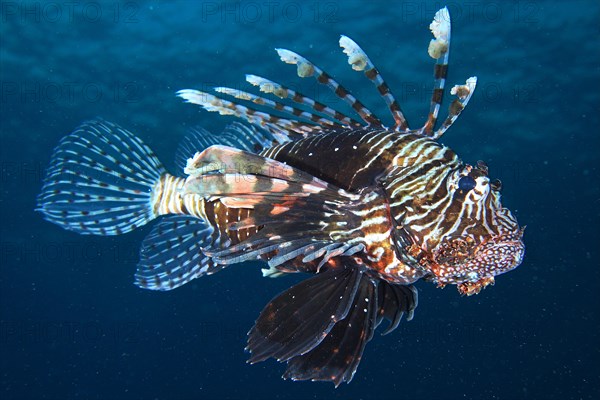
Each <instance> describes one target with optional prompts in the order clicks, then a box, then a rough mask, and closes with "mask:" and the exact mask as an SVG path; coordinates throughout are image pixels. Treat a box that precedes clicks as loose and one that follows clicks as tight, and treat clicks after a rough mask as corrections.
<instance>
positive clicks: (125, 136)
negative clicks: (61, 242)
mask: <svg viewBox="0 0 600 400" xmlns="http://www.w3.org/2000/svg"><path fill="white" fill-rule="evenodd" d="M164 173H165V169H164V167H163V166H162V165H161V163H160V161H158V158H156V156H155V155H154V154H153V153H152V151H151V150H150V149H149V148H148V147H147V146H146V145H145V144H144V143H143V142H142V141H141V140H140V139H138V138H136V137H135V136H134V135H133V134H131V133H129V132H127V131H126V130H124V129H122V128H120V127H119V126H117V125H115V124H112V123H110V122H106V121H103V120H94V121H89V122H85V123H84V124H82V125H81V126H80V127H79V128H77V129H76V130H75V131H74V132H73V133H71V134H70V135H68V136H66V137H64V138H63V139H62V140H61V141H60V143H59V145H58V147H57V148H56V149H55V151H54V154H53V156H52V159H51V161H50V166H49V167H48V170H47V172H46V177H45V179H44V186H43V187H42V192H41V193H40V195H39V196H38V208H37V211H40V212H42V213H43V214H44V216H45V218H46V219H47V220H49V221H51V222H54V223H55V224H57V225H59V226H61V227H63V228H65V229H68V230H72V231H75V232H78V233H82V234H94V235H118V234H121V233H125V232H129V231H131V230H133V229H135V228H136V227H138V226H141V225H144V224H146V223H147V222H149V221H150V220H152V219H153V218H155V217H156V213H155V212H154V210H153V209H152V205H151V200H152V195H153V187H154V185H155V184H156V183H157V182H158V180H159V178H160V177H161V175H162V174H164Z"/></svg>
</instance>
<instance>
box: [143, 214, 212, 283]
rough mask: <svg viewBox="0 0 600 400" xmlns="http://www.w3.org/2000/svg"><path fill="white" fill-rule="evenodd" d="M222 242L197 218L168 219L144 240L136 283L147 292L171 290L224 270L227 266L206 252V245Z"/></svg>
mask: <svg viewBox="0 0 600 400" xmlns="http://www.w3.org/2000/svg"><path fill="white" fill-rule="evenodd" d="M218 241H219V236H218V233H217V232H215V231H214V229H213V228H212V227H210V226H208V225H206V224H205V223H204V222H203V221H202V220H200V219H198V218H196V217H193V216H187V215H172V216H168V217H165V218H164V219H163V220H161V221H160V222H159V223H158V224H156V225H155V226H154V228H153V229H152V231H151V232H150V234H149V235H148V236H147V237H146V239H144V242H143V244H142V248H141V250H140V262H139V264H138V269H137V271H136V273H135V284H136V285H138V286H139V287H141V288H144V289H152V290H171V289H175V288H177V287H179V286H181V285H183V284H185V283H187V282H189V281H191V280H192V279H194V278H197V277H200V276H202V275H206V274H211V273H214V272H216V271H218V270H220V269H221V268H223V266H220V265H217V264H216V263H214V261H213V260H211V259H210V258H209V257H207V256H206V255H205V254H204V252H203V247H204V246H208V245H210V244H213V245H214V243H215V242H218Z"/></svg>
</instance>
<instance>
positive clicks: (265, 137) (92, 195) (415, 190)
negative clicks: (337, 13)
mask: <svg viewBox="0 0 600 400" xmlns="http://www.w3.org/2000/svg"><path fill="white" fill-rule="evenodd" d="M430 29H431V31H432V33H433V35H434V39H433V40H432V41H431V43H430V45H429V49H428V51H429V54H430V55H431V56H432V58H434V59H435V60H436V64H435V70H434V77H435V83H434V91H433V96H432V100H431V104H430V112H429V116H428V118H427V121H426V122H425V124H424V125H423V126H422V127H420V128H417V129H411V128H409V124H408V121H407V120H406V118H405V117H404V115H403V113H402V111H401V109H400V106H399V104H398V103H397V102H396V100H395V98H394V96H393V94H392V92H391V90H390V89H389V87H388V86H387V84H386V83H385V81H384V80H383V78H382V77H381V74H380V73H379V71H378V70H377V69H376V68H375V66H374V65H373V63H372V62H371V60H370V59H369V58H368V56H367V55H366V54H365V53H364V51H362V49H361V48H360V47H359V46H358V45H357V44H356V43H355V42H354V41H352V40H351V39H350V38H348V37H346V36H342V38H341V39H340V45H341V46H342V48H343V49H344V53H345V54H346V55H347V56H348V62H349V63H350V65H351V66H352V68H353V69H354V70H356V71H359V72H363V73H364V74H365V76H366V77H367V78H368V79H369V80H370V81H371V82H372V83H373V84H374V85H375V86H376V88H377V90H378V92H379V93H380V94H381V96H382V98H383V100H384V101H385V102H386V104H387V106H388V108H389V111H390V113H391V115H392V118H393V120H394V125H393V126H392V127H386V126H384V124H383V123H382V122H381V120H380V119H379V118H378V117H377V116H375V115H374V114H373V113H372V112H371V111H369V110H368V109H367V108H366V107H365V106H364V105H363V104H362V103H361V102H360V101H359V100H358V99H357V98H355V97H354V96H352V94H351V93H350V92H348V91H347V90H346V89H345V88H343V87H342V86H341V85H340V84H339V83H338V82H336V81H335V80H334V79H333V78H332V77H331V76H330V75H328V74H327V73H326V72H325V71H323V70H322V69H321V68H319V67H318V66H316V65H315V64H313V63H312V62H310V61H308V60H307V59H306V58H304V57H302V56H300V55H298V54H296V53H294V52H291V51H289V50H285V49H277V52H278V54H279V56H280V58H281V59H282V61H284V62H286V63H288V64H293V65H296V67H297V73H298V75H299V76H300V77H314V78H315V79H316V80H317V81H318V82H319V83H321V84H323V85H326V86H328V87H329V88H330V89H331V90H332V91H333V92H334V93H335V94H336V95H337V96H338V97H339V98H340V99H341V100H343V101H345V102H346V103H348V104H349V105H350V106H351V107H352V109H353V110H354V111H355V112H356V114H358V116H359V117H360V119H362V122H358V121H357V120H355V119H354V118H352V117H350V116H347V115H345V114H342V113H341V112H339V111H337V110H334V109H333V108H331V107H329V106H327V105H325V104H322V103H319V102H317V101H315V100H313V99H310V98H308V97H306V96H304V95H302V94H301V93H299V92H296V91H294V90H292V89H290V88H286V87H284V86H283V85H280V84H278V83H276V82H273V81H270V80H267V79H265V78H262V77H258V76H256V75H248V76H247V81H248V82H249V83H250V84H252V85H255V86H258V87H259V89H260V91H261V92H263V93H266V94H270V95H273V96H274V98H275V100H273V99H271V98H266V97H261V96H259V95H256V94H252V93H249V92H244V91H240V90H234V89H230V88H224V87H219V88H216V89H215V90H216V92H217V93H219V94H220V95H219V96H217V95H213V94H209V93H204V92H200V91H196V90H191V89H186V90H182V91H180V92H178V95H179V96H180V97H182V98H183V99H184V100H186V101H187V102H190V103H194V104H198V105H200V106H202V107H203V108H204V109H206V110H208V111H216V112H219V113H221V114H223V115H232V116H235V117H238V118H240V119H243V120H245V121H246V122H248V123H249V124H250V126H248V125H243V124H239V123H234V124H232V125H230V126H228V127H227V128H226V130H225V131H224V132H223V133H221V134H219V135H214V134H212V133H210V132H207V131H205V130H202V129H197V130H193V131H191V132H190V134H189V135H188V136H187V137H186V138H185V139H184V142H183V143H182V144H181V146H180V148H179V150H178V153H177V156H176V159H177V162H178V164H179V167H180V172H179V174H170V173H168V172H167V171H166V169H165V168H164V167H163V166H162V164H161V162H160V161H159V160H158V158H157V157H156V156H155V155H154V154H153V153H152V151H151V150H150V149H149V148H148V147H147V146H146V145H145V144H144V143H143V142H142V141H141V140H140V139H139V138H137V137H135V136H134V135H133V134H131V133H129V132H128V131H126V130H124V129H122V128H121V127H119V126H117V125H115V124H112V123H110V122H107V121H102V120H95V121H90V122H87V123H84V124H83V125H82V126H80V127H79V128H78V129H77V130H75V131H74V132H73V133H71V134H70V135H68V136H67V137H65V138H64V139H63V140H62V141H61V143H60V144H59V146H58V147H57V149H56V151H55V153H54V155H53V158H52V161H51V164H50V167H49V169H48V171H47V174H46V180H45V182H44V187H43V188H42V193H41V194H40V196H39V198H38V204H39V208H38V209H39V211H41V212H42V213H43V214H44V216H45V217H46V218H47V219H48V220H50V221H52V222H54V223H56V224H58V225H60V226H62V227H64V228H66V229H69V230H72V231H75V232H78V233H82V234H97V235H118V234H123V233H127V232H129V231H131V230H133V229H136V228H137V227H139V226H141V225H144V224H146V223H148V222H150V221H152V220H153V219H157V218H158V219H159V221H158V222H157V223H156V224H155V225H154V227H153V229H152V231H151V232H150V234H149V235H148V237H147V238H146V239H145V240H144V242H143V244H142V249H141V252H140V262H139V264H138V269H137V272H136V274H135V283H136V284H137V285H138V286H140V287H142V288H146V289H152V290H172V289H174V288H176V287H179V286H181V285H183V284H185V283H187V282H189V281H191V280H192V279H195V278H198V277H200V276H203V275H207V274H212V273H215V272H217V271H219V270H220V269H222V268H225V267H227V266H229V265H232V264H237V263H240V262H243V261H247V260H262V261H264V262H265V263H266V264H267V268H265V269H263V274H264V275H265V276H271V277H276V276H281V275H284V274H286V273H294V272H304V273H310V274H312V277H311V278H308V279H306V280H305V281H303V282H301V283H299V284H297V285H296V286H293V287H291V288H290V289H288V290H287V291H285V292H283V293H282V294H280V295H278V296H276V297H275V298H274V299H273V300H272V301H271V302H270V303H269V304H268V305H267V306H266V307H265V308H264V309H263V311H262V312H261V314H260V316H259V317H258V319H257V321H256V324H255V325H254V327H253V328H252V329H251V330H250V332H249V338H248V345H247V350H248V351H249V352H250V353H251V358H250V360H249V361H250V362H253V363H254V362H259V361H263V360H266V359H268V358H274V359H276V360H278V361H281V362H287V364H288V366H287V370H286V372H285V374H284V377H286V378H291V379H294V380H305V379H311V380H325V381H332V382H334V383H335V385H336V386H337V385H339V384H340V383H341V382H349V381H350V380H351V379H352V377H353V376H354V373H355V371H356V369H357V367H358V364H359V362H360V359H361V357H362V353H363V350H364V347H365V345H366V343H367V342H368V341H369V340H370V339H371V338H372V336H373V333H374V331H375V328H376V327H377V326H378V325H379V324H380V323H381V322H382V321H383V320H387V321H389V325H388V327H387V329H386V331H385V332H386V333H388V332H391V331H392V330H394V329H396V328H397V327H398V324H399V322H400V320H401V318H402V316H403V315H405V314H406V315H407V317H408V318H407V319H409V320H410V319H411V318H412V316H413V313H414V310H415V308H416V306H417V291H416V289H415V287H414V286H413V284H414V283H415V282H416V281H418V280H420V279H424V280H428V281H432V282H434V283H436V284H437V285H438V286H441V287H443V286H445V285H448V284H454V285H457V287H458V290H459V292H460V293H461V294H466V295H472V294H476V293H479V292H480V291H481V289H482V288H484V287H486V286H488V285H490V284H493V283H494V281H495V276H497V275H499V274H502V273H504V272H507V271H509V270H511V269H514V268H516V267H517V266H518V265H519V264H520V263H521V262H522V259H523V256H524V245H523V241H522V236H523V228H521V227H519V225H518V223H517V221H516V219H515V218H514V217H513V215H512V214H511V212H510V211H509V210H508V209H506V208H504V207H502V205H501V202H500V188H501V185H500V182H499V181H490V179H489V178H488V168H487V166H486V165H485V164H484V163H483V162H478V163H477V165H475V166H471V165H468V164H464V163H463V162H462V161H461V160H460V158H459V157H458V156H457V155H456V153H454V152H453V151H452V150H451V149H449V148H448V147H446V146H444V145H442V144H440V143H439V142H438V140H437V139H439V137H441V136H442V135H443V134H444V132H445V131H446V130H447V129H448V128H449V127H450V126H451V125H452V124H453V123H454V121H455V120H456V119H457V118H458V116H459V115H460V113H461V112H462V110H463V109H464V107H465V106H466V105H467V103H468V101H469V100H470V98H471V96H472V94H473V91H474V89H475V85H476V78H469V79H468V80H467V81H466V83H465V84H464V85H456V86H454V87H453V88H452V90H451V94H452V95H454V96H455V99H454V100H453V101H452V102H451V105H450V108H449V112H448V117H447V118H446V119H445V121H444V122H443V123H442V124H441V126H440V127H439V128H438V129H437V130H436V129H435V128H436V122H437V118H438V113H439V109H440V104H441V101H442V95H443V88H444V84H445V80H446V71H447V63H448V53H449V43H450V20H449V14H448V11H447V9H445V8H444V9H442V10H440V11H439V12H438V13H437V14H436V15H435V18H434V21H433V22H432V24H431V25H430ZM223 96H231V97H233V100H227V99H226V98H225V97H223ZM240 100H241V101H240ZM282 101H284V102H282ZM256 106H260V107H259V108H256ZM265 109H266V110H270V111H264V110H265ZM276 113H277V114H276ZM281 114H284V115H288V116H289V118H286V117H283V116H281ZM257 128H258V129H257Z"/></svg>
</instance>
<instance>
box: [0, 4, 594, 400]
mask: <svg viewBox="0 0 600 400" xmlns="http://www.w3.org/2000/svg"><path fill="white" fill-rule="evenodd" d="M443 4H448V5H449V8H450V12H451V14H452V17H453V33H452V39H453V42H452V48H451V67H450V74H449V86H452V85H454V84H457V83H462V82H464V80H465V79H466V78H468V77H470V76H473V75H477V76H478V78H479V86H478V89H477V91H476V93H475V95H474V97H473V98H472V100H471V103H470V104H469V106H468V107H467V109H466V111H465V112H464V114H463V115H462V116H461V117H460V119H459V120H458V121H457V123H456V125H455V126H454V127H452V128H451V129H450V131H449V132H448V133H447V134H446V136H444V138H443V140H442V142H443V143H444V144H446V145H449V146H451V147H452V148H453V149H454V150H455V151H456V152H457V153H458V154H459V155H460V156H461V157H462V158H463V159H464V160H465V161H467V162H470V163H473V162H475V161H476V160H478V159H481V160H485V161H486V162H487V163H488V164H489V167H490V175H491V176H492V177H496V178H500V179H502V181H503V183H504V192H503V201H504V204H505V205H506V206H507V207H509V208H510V209H511V210H513V211H514V212H515V214H516V215H517V217H518V219H519V222H520V223H521V224H524V225H527V230H526V234H525V241H526V245H527V255H526V258H525V261H524V263H523V265H522V266H521V267H519V268H518V269H517V270H515V271H513V272H511V273H509V274H506V275H503V276H500V277H499V278H498V279H497V282H496V285H495V286H494V287H492V288H488V289H486V290H485V291H484V292H483V293H481V294H480V295H478V296H475V297H470V298H466V297H460V296H459V295H458V293H457V292H456V290H455V289H454V288H453V287H448V288H446V289H444V290H440V289H436V288H435V287H434V286H433V285H431V284H428V283H425V282H421V283H419V284H418V288H419V290H420V304H419V307H418V309H417V311H416V314H415V318H414V320H413V321H412V322H409V323H402V324H401V326H400V328H399V329H398V330H397V331H395V332H393V334H390V335H388V336H385V337H382V336H380V335H379V334H376V336H375V337H374V339H373V340H372V341H371V342H370V343H369V345H368V346H367V349H366V351H365V355H364V358H363V361H362V363H361V364H360V367H359V369H358V372H357V374H356V376H355V378H354V380H353V381H352V383H351V384H350V385H346V384H344V385H342V386H341V387H340V388H338V389H337V390H336V389H334V388H333V385H331V384H329V383H310V382H308V383H307V382H302V383H294V382H289V381H283V380H281V379H280V375H281V374H282V372H283V370H284V365H280V364H277V363H276V362H273V361H268V362H264V363H260V364H258V365H254V366H251V365H248V364H246V363H245V360H246V359H247V357H248V355H247V354H246V353H245V352H244V351H243V348H244V346H245V337H246V336H245V334H246V332H247V330H248V329H249V328H250V327H251V326H252V324H253V322H254V319H255V318H256V317H257V315H258V313H259V312H260V310H261V309H262V307H263V306H264V305H265V304H266V303H267V302H268V301H269V299H270V298H272V297H273V296H274V295H276V294H277V293H279V292H280V291H282V290H284V289H285V288H286V287H288V286H289V285H290V284H292V283H293V282H296V281H297V280H298V277H285V278H281V279H263V278H262V277H261V274H260V271H259V268H258V265H257V264H252V263H249V264H244V265H242V266H235V267H231V268H228V269H226V270H224V271H222V272H219V273H218V274H216V275H213V276H209V277H204V278H202V279H198V280H196V281H193V282H192V283H189V284H187V285H186V286H184V287H181V288H179V289H177V290H175V291H172V292H165V293H159V292H152V291H145V290H141V289H139V288H137V287H136V286H134V285H133V284H132V282H133V273H134V270H135V265H136V262H137V252H138V249H139V244H140V242H141V241H142V239H143V238H144V236H145V235H146V234H147V233H148V232H149V229H150V227H149V226H146V227H144V228H142V229H138V230H137V231H135V232H133V233H130V234H127V235H125V236H121V237H91V236H79V235H76V234H74V233H70V232H67V231H64V230H62V229H60V228H58V227H57V226H54V225H52V224H50V223H48V222H45V221H44V220H43V219H42V216H41V215H40V214H39V213H34V211H33V209H34V207H35V196H36V195H37V193H38V192H39V190H40V187H41V179H42V177H43V171H44V168H45V167H46V165H47V163H48V161H49V159H50V156H51V154H52V149H53V147H54V146H55V145H56V144H57V143H58V141H59V139H60V138H61V137H62V136H64V135H66V134H67V133H69V132H70V131H71V130H73V129H74V128H75V127H76V126H77V125H78V124H79V123H80V122H82V121H83V120H86V119H89V118H93V117H97V116H99V117H103V118H105V119H107V120H110V121H113V122H116V123H118V124H121V125H122V126H124V127H126V128H128V129H130V130H131V131H133V132H135V133H136V134H137V135H139V136H140V137H141V138H143V140H144V141H145V142H146V143H147V144H148V145H149V146H151V147H152V148H153V149H154V150H155V151H156V153H157V154H158V155H159V157H160V158H161V159H162V160H163V161H164V162H165V164H166V165H168V166H170V167H171V168H172V165H173V163H172V160H173V154H174V152H175V149H176V147H177V145H178V143H179V141H180V140H181V138H182V137H183V135H184V134H185V132H186V129H188V128H189V127H191V126H198V125H201V126H203V127H205V128H207V129H209V130H213V131H219V130H221V129H222V128H223V127H224V126H225V125H226V124H227V123H228V122H231V121H232V119H231V118H228V117H221V116H218V115H214V114H212V113H207V112H204V111H200V110H199V108H198V107H195V106H192V105H187V104H183V103H182V101H181V100H180V99H178V98H176V97H175V95H174V93H175V91H176V90H178V89H183V88H197V89H208V88H210V87H212V86H216V85H223V86H232V87H234V88H248V87H249V85H247V84H244V83H243V80H244V74H245V73H255V74H258V75H263V76H266V77H269V78H271V79H274V80H279V81H281V82H283V83H286V84H287V85H289V86H293V87H297V88H301V89H302V92H304V93H306V94H308V95H311V96H314V97H316V98H318V99H319V100H321V101H327V102H330V103H331V104H333V105H335V106H336V107H338V108H340V109H342V110H347V108H344V107H345V106H344V105H343V104H341V103H340V101H338V100H336V99H335V98H334V97H333V96H332V95H331V94H330V93H329V92H327V90H326V89H324V88H323V87H319V86H318V85H316V84H315V83H314V82H313V81H311V80H307V79H303V80H301V79H300V78H298V77H297V76H296V75H295V71H294V67H293V66H289V65H284V64H282V63H281V62H279V61H278V57H277V55H276V53H275V52H274V51H273V49H274V48H275V47H286V48H289V49H292V50H295V51H297V52H299V53H301V54H303V55H305V56H306V57H308V58H310V59H311V60H313V61H315V62H316V63H318V64H319V65H321V66H322V67H324V68H325V69H326V70H327V71H328V72H330V73H331V74H332V75H334V76H335V77H336V78H337V79H338V80H339V81H340V82H343V83H344V84H345V85H346V86H347V87H348V88H349V89H350V90H351V91H352V92H353V93H354V94H356V95H357V96H358V97H360V98H361V99H364V102H365V103H366V104H367V105H368V106H370V107H371V108H372V109H373V110H376V111H377V113H378V114H380V115H385V114H386V109H385V105H384V104H383V102H381V101H380V99H378V98H377V97H378V96H377V94H376V91H375V89H374V88H373V87H372V85H371V83H369V82H368V81H367V80H366V79H365V78H364V77H362V76H361V75H360V74H358V73H356V72H353V71H352V70H351V69H350V67H349V66H348V65H347V61H346V57H345V55H344V54H343V53H342V51H341V49H340V48H339V46H338V38H339V35H340V34H346V35H349V36H350V37H352V38H354V39H355V40H356V41H357V42H358V43H359V44H361V45H362V47H363V48H364V49H365V50H366V51H367V53H368V54H369V55H370V57H371V59H372V60H373V62H374V63H375V64H376V65H377V66H378V67H379V68H380V70H381V72H382V73H383V75H384V77H385V78H386V80H387V81H388V83H389V85H390V87H391V88H392V89H393V90H394V93H395V94H396V97H398V98H399V99H400V101H401V103H402V106H403V109H404V111H405V112H406V114H407V116H408V118H409V121H410V122H412V124H413V126H419V124H421V123H422V122H423V121H424V119H425V117H426V114H427V110H428V107H429V105H428V102H429V90H430V89H431V84H432V79H431V76H432V60H431V59H430V58H429V57H428V55H427V51H426V50H427V44H428V42H429V40H430V38H431V35H430V33H429V32H428V28H427V27H428V25H429V22H430V21H431V18H432V15H433V14H434V13H435V11H436V10H437V9H438V8H440V7H441V6H442V5H443ZM1 11H2V14H1V25H0V37H1V48H0V67H1V71H0V72H1V85H2V86H1V96H2V98H1V102H0V105H1V115H0V138H1V144H0V163H1V167H2V169H1V185H2V186H1V196H2V197H1V203H0V205H1V207H0V220H1V229H0V235H1V237H0V385H1V386H0V397H1V398H2V399H138V398H140V399H141V398H143V399H244V398H252V399H323V398H327V399H462V398H466V399H592V398H598V397H597V396H598V395H599V393H600V383H599V380H600V377H599V374H600V354H599V352H600V351H599V346H600V345H599V343H600V340H599V334H598V330H599V328H598V327H599V326H600V321H599V307H600V306H599V304H600V302H599V293H600V273H599V271H600V268H599V267H600V263H599V261H598V260H599V259H600V254H599V250H598V249H599V245H600V240H599V239H600V237H599V226H600V225H599V223H600V221H599V218H598V216H599V215H598V214H599V211H598V210H599V209H600V190H599V185H598V182H599V179H598V178H599V177H598V175H599V169H598V167H599V158H600V157H599V150H598V149H599V142H600V140H599V135H598V127H599V125H600V124H599V115H600V91H599V87H598V86H599V83H598V82H600V62H599V61H600V60H599V59H600V54H599V50H598V39H599V28H598V26H599V25H598V20H599V19H600V3H599V2H597V1H574V2H556V1H509V2H489V3H484V2H478V1H470V2H455V1H454V2H448V3H441V2H418V1H417V2H399V1H388V2H383V1H381V2H369V3H367V2H364V3H357V2H354V3H353V2H345V1H331V2H326V1H321V2H311V1H308V2H300V1H289V2H288V1H273V2H266V1H265V2H262V1H257V2H243V3H232V2H222V1H210V2H203V1H197V2H194V1H174V2H142V1H124V2H112V1H107V2H88V1H80V2H64V3H62V2H37V1H31V2H14V1H2V2H1ZM445 108H446V106H444V107H443V110H445ZM443 112H444V111H443ZM387 122H389V119H388V120H387Z"/></svg>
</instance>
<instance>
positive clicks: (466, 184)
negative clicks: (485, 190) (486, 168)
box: [458, 175, 477, 192]
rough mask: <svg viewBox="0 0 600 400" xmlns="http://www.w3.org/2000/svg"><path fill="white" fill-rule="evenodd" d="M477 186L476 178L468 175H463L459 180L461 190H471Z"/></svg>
mask: <svg viewBox="0 0 600 400" xmlns="http://www.w3.org/2000/svg"><path fill="white" fill-rule="evenodd" d="M475 186H477V182H475V179H473V178H471V177H470V176H468V175H467V176H463V177H462V178H460V180H459V181H458V188H459V189H460V190H464V191H465V192H468V191H469V190H471V189H473V188H474V187H475Z"/></svg>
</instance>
